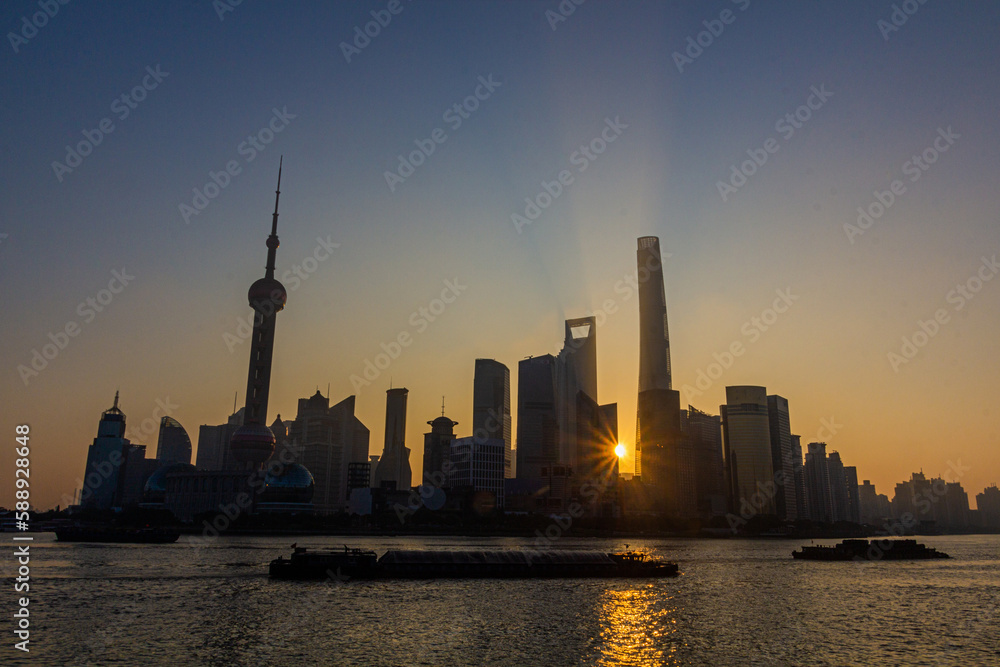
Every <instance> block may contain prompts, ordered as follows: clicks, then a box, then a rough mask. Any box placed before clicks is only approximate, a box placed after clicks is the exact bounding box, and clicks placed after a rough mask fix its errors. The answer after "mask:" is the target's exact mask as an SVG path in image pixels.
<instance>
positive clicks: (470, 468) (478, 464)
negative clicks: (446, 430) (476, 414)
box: [448, 437, 505, 514]
mask: <svg viewBox="0 0 1000 667" xmlns="http://www.w3.org/2000/svg"><path fill="white" fill-rule="evenodd" d="M504 452H505V444H504V441H503V440H502V439H500V438H490V439H487V440H484V441H481V440H479V438H476V437H469V438H456V439H455V440H453V441H452V442H451V455H450V458H451V464H452V471H451V474H450V475H449V477H448V481H449V484H450V485H451V487H452V488H463V487H465V488H469V489H471V490H472V491H474V492H483V494H486V495H488V497H489V501H488V502H486V503H485V504H484V503H480V504H479V505H478V508H479V511H480V512H481V513H484V514H485V513H487V511H489V510H491V509H493V508H502V507H503V506H504Z"/></svg>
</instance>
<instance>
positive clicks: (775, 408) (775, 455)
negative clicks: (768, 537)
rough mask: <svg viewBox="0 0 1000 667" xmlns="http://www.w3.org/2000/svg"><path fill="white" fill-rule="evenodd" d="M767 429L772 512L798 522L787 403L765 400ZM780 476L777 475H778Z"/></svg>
mask: <svg viewBox="0 0 1000 667" xmlns="http://www.w3.org/2000/svg"><path fill="white" fill-rule="evenodd" d="M767 416H768V428H769V430H770V431H771V467H772V468H773V469H774V472H775V476H774V480H775V484H776V489H775V491H776V494H775V497H774V500H775V511H777V513H778V518H779V519H781V520H783V521H795V520H796V519H797V518H798V500H797V498H796V493H795V469H794V460H793V458H792V429H791V423H790V421H789V416H788V399H786V398H785V397H783V396H778V395H773V396H768V397H767ZM779 470H780V471H781V475H778V474H777V473H778V471H779Z"/></svg>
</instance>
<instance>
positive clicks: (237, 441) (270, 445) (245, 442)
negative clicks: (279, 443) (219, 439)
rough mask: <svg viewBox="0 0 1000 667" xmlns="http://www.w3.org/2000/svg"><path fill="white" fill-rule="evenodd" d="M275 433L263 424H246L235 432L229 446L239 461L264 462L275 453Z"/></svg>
mask: <svg viewBox="0 0 1000 667" xmlns="http://www.w3.org/2000/svg"><path fill="white" fill-rule="evenodd" d="M274 442H275V440H274V433H272V432H271V429H269V428H268V427H267V426H264V425H263V424H244V425H243V426H240V427H239V428H238V429H236V432H235V433H233V439H232V440H231V441H230V443H229V448H230V450H231V451H232V453H233V457H235V459H236V460H237V461H240V462H243V463H246V462H250V463H256V464H258V465H260V464H263V463H264V462H265V461H267V459H268V458H270V456H271V454H273V453H274Z"/></svg>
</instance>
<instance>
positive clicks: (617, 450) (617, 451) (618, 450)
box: [615, 442, 625, 458]
mask: <svg viewBox="0 0 1000 667" xmlns="http://www.w3.org/2000/svg"><path fill="white" fill-rule="evenodd" d="M615 454H617V455H618V458H622V457H623V456H625V445H623V444H622V443H620V442H619V443H618V446H617V447H615Z"/></svg>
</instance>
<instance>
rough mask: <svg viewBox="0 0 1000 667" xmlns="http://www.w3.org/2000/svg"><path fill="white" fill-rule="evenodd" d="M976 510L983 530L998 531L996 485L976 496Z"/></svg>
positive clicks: (999, 492) (999, 512)
mask: <svg viewBox="0 0 1000 667" xmlns="http://www.w3.org/2000/svg"><path fill="white" fill-rule="evenodd" d="M976 509H977V510H978V511H979V519H980V524H981V526H982V527H983V528H986V529H987V530H1000V489H998V488H997V485H996V484H994V485H992V486H988V487H986V488H985V489H983V492H982V493H977V494H976Z"/></svg>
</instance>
